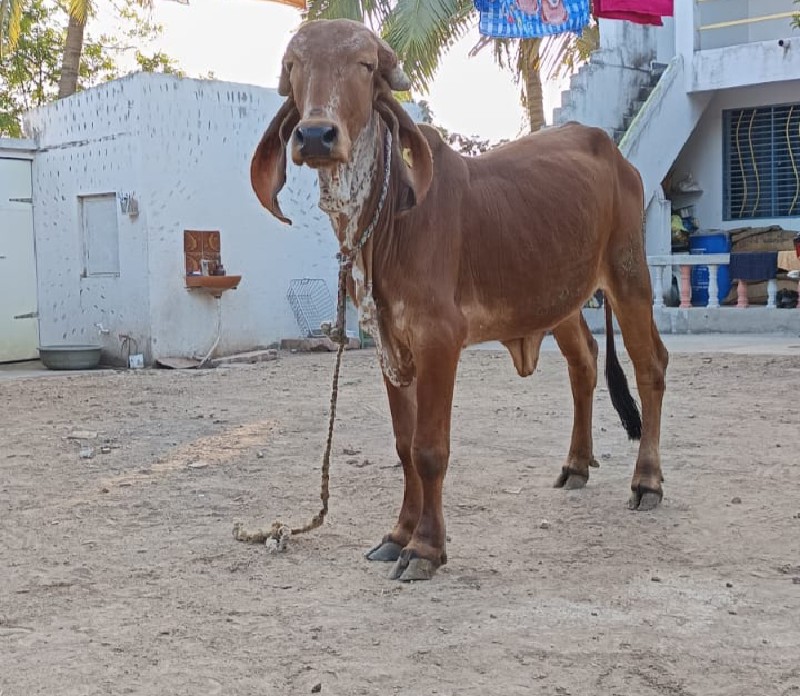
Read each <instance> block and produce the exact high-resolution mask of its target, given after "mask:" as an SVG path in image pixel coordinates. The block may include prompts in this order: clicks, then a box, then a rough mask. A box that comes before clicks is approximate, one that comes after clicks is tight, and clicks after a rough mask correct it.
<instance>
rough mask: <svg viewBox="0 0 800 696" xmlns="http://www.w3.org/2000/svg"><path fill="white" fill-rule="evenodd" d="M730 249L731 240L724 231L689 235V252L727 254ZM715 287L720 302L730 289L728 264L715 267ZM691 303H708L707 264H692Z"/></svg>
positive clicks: (696, 304)
mask: <svg viewBox="0 0 800 696" xmlns="http://www.w3.org/2000/svg"><path fill="white" fill-rule="evenodd" d="M730 250H731V240H730V238H729V237H728V235H727V234H725V233H720V234H693V235H690V236H689V253H690V254H727V253H728V252H730ZM717 287H718V289H719V292H718V294H717V298H718V299H719V302H720V304H721V303H722V301H723V300H724V299H725V298H726V297H727V296H728V293H729V292H730V289H731V277H730V270H729V268H728V266H718V267H717ZM692 305H693V306H695V307H705V306H707V305H708V266H692Z"/></svg>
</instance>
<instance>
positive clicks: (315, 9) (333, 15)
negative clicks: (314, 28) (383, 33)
mask: <svg viewBox="0 0 800 696" xmlns="http://www.w3.org/2000/svg"><path fill="white" fill-rule="evenodd" d="M391 10H392V8H391V4H390V2H389V0H308V7H307V9H306V11H305V12H304V13H303V21H310V20H314V19H354V20H356V21H357V22H366V23H367V24H369V25H370V26H371V27H372V28H373V29H377V28H378V27H380V26H381V25H382V24H383V23H384V22H385V21H386V18H387V16H388V15H389V13H390V12H391Z"/></svg>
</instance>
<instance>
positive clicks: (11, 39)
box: [0, 0, 23, 58]
mask: <svg viewBox="0 0 800 696" xmlns="http://www.w3.org/2000/svg"><path fill="white" fill-rule="evenodd" d="M22 5H23V0H2V2H0V58H2V56H3V53H4V50H5V49H6V48H7V49H8V50H10V51H13V50H14V49H15V48H16V46H17V43H18V42H19V36H20V30H21V28H22Z"/></svg>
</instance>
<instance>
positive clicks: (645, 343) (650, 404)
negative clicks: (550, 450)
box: [607, 257, 669, 510]
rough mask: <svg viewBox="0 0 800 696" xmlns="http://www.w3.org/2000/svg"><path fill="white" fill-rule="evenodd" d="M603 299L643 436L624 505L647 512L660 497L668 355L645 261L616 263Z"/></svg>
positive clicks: (657, 502)
mask: <svg viewBox="0 0 800 696" xmlns="http://www.w3.org/2000/svg"><path fill="white" fill-rule="evenodd" d="M623 258H624V257H623ZM607 298H608V301H610V303H611V308H612V309H613V311H614V313H615V314H616V316H617V321H618V322H619V325H620V329H621V330H622V339H623V341H624V343H625V349H626V350H627V352H628V355H629V356H630V358H631V362H632V363H633V367H634V370H635V372H636V385H637V387H638V389H639V398H640V399H641V402H642V439H641V442H640V443H639V455H638V457H637V459H636V468H635V469H634V472H633V478H632V480H631V490H632V491H633V492H632V495H631V498H630V503H629V505H630V507H631V509H638V510H651V509H653V508H655V507H657V506H658V504H659V503H660V502H661V498H662V497H663V491H662V487H661V482H662V481H663V476H662V474H661V455H660V452H659V441H660V439H661V405H662V401H663V398H664V389H665V385H666V371H667V363H668V362H669V354H668V353H667V349H666V348H665V347H664V344H663V343H662V342H661V337H660V336H659V334H658V329H657V328H656V325H655V321H654V320H653V307H652V291H651V287H650V276H649V272H648V269H647V266H646V265H645V263H644V259H642V263H641V264H640V265H636V266H634V265H633V264H631V265H628V266H623V265H619V266H617V267H616V268H615V269H614V271H613V276H612V279H611V282H610V284H609V287H608V288H607Z"/></svg>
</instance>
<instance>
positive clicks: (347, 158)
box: [250, 20, 433, 222]
mask: <svg viewBox="0 0 800 696" xmlns="http://www.w3.org/2000/svg"><path fill="white" fill-rule="evenodd" d="M409 88H410V83H409V80H408V78H407V77H406V75H405V74H404V73H403V71H402V70H401V69H400V68H399V67H398V64H397V56H396V55H395V53H394V51H393V50H392V49H391V48H390V47H389V45H388V44H387V43H386V42H385V41H383V40H382V39H380V38H379V37H377V36H376V35H375V34H374V33H373V32H372V31H370V30H369V29H368V28H367V27H365V26H364V25H363V24H359V23H358V22H354V21H351V20H328V21H325V20H320V21H314V22H309V23H308V24H305V25H303V26H302V27H300V29H299V30H298V31H297V33H296V34H295V35H294V37H293V38H292V40H291V41H290V43H289V46H288V47H287V49H286V54H285V55H284V57H283V68H282V72H281V77H280V83H279V85H278V92H279V94H280V95H281V96H284V97H286V101H285V102H284V104H283V106H282V107H281V108H280V110H279V111H278V113H277V114H276V116H275V118H274V119H273V120H272V122H271V123H270V125H269V127H268V128H267V131H266V133H264V136H263V137H262V139H261V142H260V143H259V145H258V148H257V149H256V152H255V154H254V156H253V160H252V163H251V167H250V178H251V181H252V184H253V189H254V190H255V192H256V195H257V196H258V199H259V200H260V201H261V203H262V205H263V206H264V207H265V208H267V210H269V211H270V212H271V213H272V214H273V215H275V216H276V217H277V218H279V219H280V220H283V221H284V222H289V220H288V219H287V218H286V217H285V216H284V215H283V213H282V212H281V209H280V206H279V204H278V201H277V196H278V192H279V191H280V190H281V188H282V187H283V184H284V183H285V181H286V147H287V145H290V147H291V153H292V160H293V161H294V163H295V164H297V165H303V164H305V165H308V166H309V167H313V168H315V169H318V170H319V172H320V183H321V184H322V185H323V188H324V189H326V190H327V188H328V187H329V185H331V182H334V183H335V185H336V187H337V192H336V196H338V198H339V199H340V200H342V201H344V200H349V199H352V198H353V197H357V196H358V195H359V194H361V189H362V188H365V187H364V184H365V183H366V184H367V188H368V187H369V184H371V183H374V175H375V174H376V173H379V172H378V169H379V164H380V163H381V162H382V161H383V160H382V154H381V153H382V147H381V143H383V142H384V140H383V139H384V137H385V129H384V128H382V127H381V126H380V124H381V123H385V124H386V125H387V126H388V128H389V130H390V131H391V133H392V137H393V140H392V143H393V148H394V162H395V165H394V167H393V171H394V172H395V173H396V174H397V175H398V178H399V181H397V182H395V186H393V190H394V191H395V198H396V200H395V212H403V211H404V210H408V209H409V208H411V207H413V206H414V205H416V204H417V203H420V202H421V201H422V200H423V198H424V197H425V194H426V193H427V191H428V187H429V186H430V182H431V176H432V172H433V163H432V157H431V152H430V148H429V147H428V143H427V141H426V140H425V137H424V136H423V135H422V133H421V132H420V130H419V129H418V128H417V127H416V126H415V125H414V122H413V121H412V120H411V118H410V117H409V116H408V114H407V113H406V112H405V110H404V109H403V108H402V107H401V106H400V104H399V103H398V102H397V100H395V98H394V97H393V96H392V90H407V89H409ZM366 177H369V179H368V180H366V181H365V178H366ZM342 182H344V183H342ZM379 185H380V184H379ZM358 187H360V188H358ZM324 195H325V194H324V193H323V196H324ZM329 212H332V211H331V210H330V206H329Z"/></svg>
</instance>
